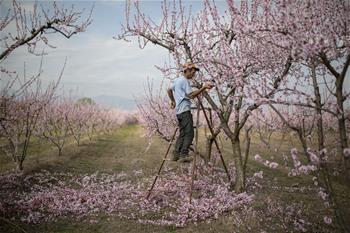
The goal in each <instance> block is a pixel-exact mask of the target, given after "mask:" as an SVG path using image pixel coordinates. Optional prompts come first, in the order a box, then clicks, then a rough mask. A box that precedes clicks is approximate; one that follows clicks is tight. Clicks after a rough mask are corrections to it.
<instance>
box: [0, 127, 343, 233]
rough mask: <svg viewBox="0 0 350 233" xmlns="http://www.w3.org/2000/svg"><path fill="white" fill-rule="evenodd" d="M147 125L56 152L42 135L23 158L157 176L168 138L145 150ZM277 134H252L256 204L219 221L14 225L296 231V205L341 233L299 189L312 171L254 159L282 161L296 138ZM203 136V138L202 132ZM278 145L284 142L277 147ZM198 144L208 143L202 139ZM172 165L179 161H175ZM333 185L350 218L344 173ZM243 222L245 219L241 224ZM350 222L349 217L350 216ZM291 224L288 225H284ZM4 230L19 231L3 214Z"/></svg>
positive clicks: (38, 166)
mask: <svg viewBox="0 0 350 233" xmlns="http://www.w3.org/2000/svg"><path fill="white" fill-rule="evenodd" d="M142 134H143V130H142V128H141V127H139V126H135V125H132V126H127V127H124V128H120V129H118V130H116V131H115V132H113V133H112V134H111V135H105V136H97V137H95V138H94V140H93V141H92V142H89V141H88V140H87V139H86V140H84V141H83V143H82V145H81V146H79V147H78V146H76V144H74V143H73V141H72V142H70V143H69V144H68V145H67V146H66V147H65V148H64V150H63V155H62V156H61V157H58V153H57V150H56V149H55V148H54V147H52V146H50V145H48V144H43V143H41V142H40V141H38V140H34V141H33V142H32V145H31V147H30V148H29V154H28V158H27V159H26V161H25V163H24V169H25V173H28V174H31V173H34V172H38V171H40V170H42V169H45V170H48V171H63V172H65V171H69V172H73V173H94V172H96V171H100V172H107V173H115V172H117V173H119V172H122V171H124V172H126V173H129V174H131V173H132V172H133V171H135V170H139V169H142V170H143V174H144V175H145V176H150V175H154V174H155V172H156V170H157V169H158V167H159V165H160V162H161V159H162V157H163V154H164V152H165V149H166V145H167V144H166V143H164V142H161V141H160V140H158V139H154V141H153V143H152V146H151V147H150V149H149V150H148V151H146V152H145V149H146V147H147V144H148V141H147V139H146V138H143V137H141V136H140V135H142ZM279 137H280V136H278V135H276V136H275V137H273V138H272V141H273V142H275V143H274V144H273V147H272V148H268V147H266V146H264V145H263V144H261V143H260V142H259V140H258V138H257V136H256V135H254V136H253V138H252V144H251V153H250V158H249V162H248V169H247V174H248V177H251V176H252V174H254V173H255V172H258V171H263V172H264V179H263V180H261V182H260V185H261V186H262V187H261V188H256V187H255V188H253V187H248V192H251V193H254V194H255V201H254V202H253V203H252V206H250V207H249V208H248V207H247V208H246V209H241V210H239V211H238V212H237V213H236V214H226V215H224V216H220V217H219V219H217V220H212V221H210V222H202V223H199V224H197V225H193V224H190V225H188V226H187V227H185V228H174V227H160V226H152V225H142V224H138V223H136V222H134V221H132V220H125V219H119V218H117V217H110V216H104V215H101V216H99V219H98V220H99V221H98V223H96V224H86V223H81V222H74V221H70V220H67V219H61V220H58V221H57V222H55V223H45V224H39V225H29V224H23V223H19V222H14V224H16V225H18V226H19V227H21V228H23V229H24V230H25V231H26V232H33V233H34V232H61V233H68V232H84V233H85V232H86V233H88V232H101V233H102V232H103V233H112V232H203V233H207V232H262V231H263V230H265V231H266V232H287V231H289V232H294V231H295V230H294V229H295V228H294V226H293V221H289V220H288V216H284V217H283V215H284V214H286V210H287V208H288V206H289V205H297V206H298V208H299V209H301V210H302V213H292V215H293V214H294V215H295V216H297V217H298V216H299V215H300V216H302V217H303V218H304V219H305V220H307V221H310V222H311V223H312V224H313V225H314V227H313V229H314V230H315V231H317V232H337V229H336V228H334V227H333V226H326V225H325V224H324V223H323V222H322V221H323V219H322V216H323V214H328V215H329V214H331V213H329V212H328V210H326V209H325V208H324V207H322V202H320V200H319V198H318V197H317V196H316V194H315V191H314V190H304V191H295V190H294V189H291V188H288V187H290V186H292V187H293V188H295V189H297V188H300V187H303V186H310V185H311V180H310V176H301V177H296V178H290V177H288V176H287V174H286V171H284V170H283V169H280V168H278V169H276V170H271V169H268V168H266V167H264V166H263V165H261V164H258V163H256V162H255V161H254V158H253V157H254V155H255V154H257V153H259V154H260V155H262V157H264V158H266V159H269V160H272V157H273V160H277V161H279V162H281V159H280V156H279V155H280V154H281V153H282V152H285V153H286V154H288V153H289V151H290V148H291V146H292V144H295V145H297V144H296V142H295V141H293V140H289V139H288V140H286V141H285V143H283V144H280V142H279ZM201 138H203V137H201ZM222 141H223V142H224V143H223V147H224V150H223V151H224V157H225V159H226V161H227V163H230V162H231V161H232V159H231V157H230V145H229V144H228V143H226V142H225V141H224V139H222ZM275 147H280V148H279V151H278V152H275V151H274V149H275ZM200 148H205V147H204V142H203V141H200ZM173 166H176V164H175V165H173ZM14 167H15V166H14V164H13V162H12V161H11V160H10V159H9V158H7V157H6V156H4V155H0V172H4V171H6V170H9V169H12V168H14ZM334 188H335V189H336V191H337V192H338V193H339V197H340V198H339V202H340V203H339V204H340V206H342V209H343V210H344V211H345V214H346V216H347V219H350V211H349V210H350V204H349V202H348V200H350V190H349V186H346V185H345V181H344V180H343V179H342V178H341V177H338V178H334ZM239 222H241V223H242V224H238V223H239ZM348 223H349V224H350V221H349V220H348ZM286 229H287V230H286ZM0 232H9V233H10V232H20V231H19V230H18V229H16V227H14V226H12V225H11V224H10V223H7V222H5V221H4V220H1V219H0Z"/></svg>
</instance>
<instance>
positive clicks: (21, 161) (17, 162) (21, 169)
mask: <svg viewBox="0 0 350 233" xmlns="http://www.w3.org/2000/svg"><path fill="white" fill-rule="evenodd" d="M16 164H17V170H18V171H23V160H21V159H18V160H17V161H16Z"/></svg>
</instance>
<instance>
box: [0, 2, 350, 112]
mask: <svg viewBox="0 0 350 233" xmlns="http://www.w3.org/2000/svg"><path fill="white" fill-rule="evenodd" d="M11 2H12V1H10V0H4V1H3V4H2V5H1V8H0V13H1V14H2V15H4V13H5V12H6V10H7V8H8V7H11ZM20 2H21V4H22V6H23V7H24V8H25V9H26V10H27V11H28V12H29V11H32V9H33V4H34V3H33V1H24V0H22V1H20ZM58 2H59V4H64V5H65V6H67V7H70V6H71V5H72V4H74V6H75V8H77V9H83V8H85V9H86V14H87V13H89V10H90V9H91V7H92V6H93V5H94V10H93V13H92V19H93V22H92V24H91V25H90V26H89V27H88V28H87V30H86V32H83V33H79V34H78V35H74V36H73V37H71V38H70V39H65V38H64V37H62V36H61V35H59V34H57V33H56V34H51V35H49V36H48V39H49V41H50V44H52V45H54V46H55V47H56V48H48V47H47V46H46V47H45V52H46V53H47V55H45V56H44V58H43V66H42V69H43V71H44V72H43V74H42V75H41V77H40V78H41V80H42V82H43V84H44V85H45V84H48V83H50V82H51V81H53V80H56V79H57V78H58V76H59V74H60V72H61V70H62V67H63V65H64V63H65V59H67V63H66V66H65V69H64V73H63V76H62V79H61V82H60V86H61V88H62V89H64V90H65V92H68V91H70V90H72V91H73V93H75V94H76V95H77V96H79V97H90V98H92V99H93V100H95V101H96V102H100V103H103V104H106V105H110V106H112V107H119V108H122V109H126V110H134V109H136V104H135V97H137V98H139V97H141V96H142V95H144V89H145V87H146V86H147V80H152V82H153V85H154V86H155V87H157V86H159V84H160V83H161V82H162V81H163V77H162V73H161V72H160V71H159V70H158V69H157V68H156V67H155V65H163V64H164V63H165V62H167V61H169V56H168V53H167V51H166V50H165V49H163V48H160V47H157V46H154V45H152V44H149V45H148V46H147V47H146V48H145V49H143V50H141V49H140V48H139V46H138V42H137V39H136V38H135V39H132V41H131V42H125V41H122V40H116V39H114V38H113V37H115V36H117V35H119V34H120V33H121V24H123V23H124V22H125V14H124V11H125V1H102V0H97V1H69V0H66V1H58ZM38 3H39V5H42V6H43V7H48V6H50V5H51V3H52V1H38ZM184 3H185V5H186V6H187V7H188V6H189V5H192V8H193V11H194V12H196V11H197V10H199V9H200V6H201V1H200V0H192V1H190V0H184ZM217 3H218V5H219V7H221V8H222V6H224V4H223V1H219V0H218V1H217ZM141 8H142V9H143V10H144V12H145V13H146V14H147V15H149V16H150V17H151V18H152V19H153V20H154V21H157V20H159V19H160V17H161V10H160V9H161V8H160V1H153V0H143V1H141ZM14 28H15V27H14V26H13V25H12V26H11V25H10V27H9V30H11V29H12V30H14ZM5 32H6V31H5ZM1 46H3V45H1ZM38 51H41V48H40V47H39V48H38ZM40 62H41V57H38V56H34V55H32V54H29V53H28V52H27V48H26V47H25V46H22V47H20V48H18V49H16V50H15V51H14V52H13V53H11V54H10V56H9V57H8V58H7V59H5V61H3V62H2V64H1V66H4V67H6V68H7V69H8V70H16V71H19V74H20V76H21V75H23V70H24V67H25V70H26V76H27V77H29V76H31V75H36V74H37V73H38V69H39V67H40ZM349 73H350V72H348V74H347V76H349ZM347 79H349V77H347ZM166 85H167V83H166ZM349 85H350V84H349V83H348V84H345V88H347V89H348V88H349Z"/></svg>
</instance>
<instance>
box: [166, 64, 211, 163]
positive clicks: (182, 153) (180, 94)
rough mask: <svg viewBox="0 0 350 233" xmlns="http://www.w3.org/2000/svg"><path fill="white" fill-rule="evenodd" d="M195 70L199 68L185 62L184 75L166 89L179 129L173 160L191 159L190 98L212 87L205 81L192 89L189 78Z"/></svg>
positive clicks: (187, 160)
mask: <svg viewBox="0 0 350 233" xmlns="http://www.w3.org/2000/svg"><path fill="white" fill-rule="evenodd" d="M196 71H199V69H198V68H197V67H196V66H195V64H194V63H192V62H187V63H185V64H184V65H183V74H184V76H180V77H178V78H177V79H176V80H175V82H174V83H173V85H172V87H171V88H169V89H168V96H169V98H170V100H171V108H175V110H176V117H177V120H178V122H179V129H180V134H179V136H178V138H177V140H176V143H175V148H174V151H173V158H172V160H173V161H177V160H179V162H191V161H192V156H189V147H190V145H191V144H192V140H193V137H194V130H193V118H192V114H191V101H190V99H194V98H196V97H197V96H198V95H199V94H201V93H202V92H203V91H205V90H207V89H211V88H212V85H211V84H210V83H206V84H204V85H203V86H202V87H201V88H200V89H198V90H195V91H192V88H191V84H190V80H191V79H192V78H193V77H194V75H195V73H196Z"/></svg>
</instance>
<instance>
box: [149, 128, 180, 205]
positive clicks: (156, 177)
mask: <svg viewBox="0 0 350 233" xmlns="http://www.w3.org/2000/svg"><path fill="white" fill-rule="evenodd" d="M178 129H179V128H178V127H176V129H175V131H174V134H173V136H172V137H171V139H170V141H169V145H168V148H167V150H166V152H165V155H164V158H163V161H162V163H161V165H160V167H159V169H158V173H157V175H156V176H155V178H154V181H153V183H152V186H151V188H150V189H149V190H148V193H147V196H146V199H148V198H149V197H150V196H151V192H152V190H153V188H154V186H155V184H156V182H157V180H158V177H159V175H160V172H161V171H162V168H163V165H164V163H165V161H166V157H167V156H168V154H169V150H170V147H171V144H172V142H173V140H174V138H175V135H176V132H177V130H178Z"/></svg>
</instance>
